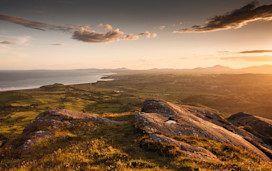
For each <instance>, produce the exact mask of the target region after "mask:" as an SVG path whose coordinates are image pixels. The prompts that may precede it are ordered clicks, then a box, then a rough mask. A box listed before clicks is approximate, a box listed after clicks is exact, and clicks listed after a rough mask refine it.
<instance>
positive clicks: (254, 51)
mask: <svg viewBox="0 0 272 171" xmlns="http://www.w3.org/2000/svg"><path fill="white" fill-rule="evenodd" d="M267 52H272V50H249V51H242V52H239V53H267Z"/></svg>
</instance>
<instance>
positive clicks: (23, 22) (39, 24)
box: [0, 14, 74, 32]
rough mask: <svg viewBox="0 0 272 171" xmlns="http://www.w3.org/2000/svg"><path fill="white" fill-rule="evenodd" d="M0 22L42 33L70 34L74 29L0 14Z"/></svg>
mask: <svg viewBox="0 0 272 171" xmlns="http://www.w3.org/2000/svg"><path fill="white" fill-rule="evenodd" d="M0 20H3V21H7V22H11V23H14V24H18V25H21V26H24V27H28V28H32V29H37V30H42V31H45V30H57V31H64V32H70V31H71V30H72V29H73V28H74V27H73V26H59V25H51V24H46V23H42V22H37V21H31V20H28V19H25V18H20V17H14V16H9V15H5V14H0Z"/></svg>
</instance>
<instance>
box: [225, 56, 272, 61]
mask: <svg viewBox="0 0 272 171" xmlns="http://www.w3.org/2000/svg"><path fill="white" fill-rule="evenodd" d="M220 59H221V60H232V61H240V60H242V61H255V62H257V61H259V62H265V61H266V62H268V61H272V56H238V57H224V58H220Z"/></svg>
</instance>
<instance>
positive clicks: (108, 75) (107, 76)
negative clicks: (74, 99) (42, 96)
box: [0, 73, 116, 92]
mask: <svg viewBox="0 0 272 171" xmlns="http://www.w3.org/2000/svg"><path fill="white" fill-rule="evenodd" d="M114 74H116V73H105V75H103V76H101V77H100V78H99V79H97V80H96V81H94V82H80V83H71V84H69V83H68V84H65V83H64V84H63V83H58V82H56V83H53V84H47V85H37V86H30V87H14V89H13V87H11V88H0V92H10V91H35V90H40V89H41V87H43V86H48V85H54V84H63V85H79V84H94V83H97V82H99V81H112V80H114V78H113V77H112V76H113V75H114Z"/></svg>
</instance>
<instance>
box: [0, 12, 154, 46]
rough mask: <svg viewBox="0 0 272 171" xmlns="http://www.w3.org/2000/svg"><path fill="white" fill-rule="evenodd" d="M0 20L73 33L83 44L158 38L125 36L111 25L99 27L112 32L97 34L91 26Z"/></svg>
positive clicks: (15, 19)
mask: <svg viewBox="0 0 272 171" xmlns="http://www.w3.org/2000/svg"><path fill="white" fill-rule="evenodd" d="M0 20H3V21H7V22H12V23H15V24H18V25H21V26H24V27H28V28H32V29H37V30H42V31H46V30H56V31H64V32H69V33H73V36H72V38H73V39H76V40H80V41H83V42H92V43H107V42H115V41H119V40H137V39H139V38H140V37H141V36H145V37H146V38H155V37H156V36H157V34H156V33H150V32H148V31H146V32H143V33H139V34H137V35H133V34H127V35H124V32H121V31H120V30H119V29H118V28H117V29H115V30H113V28H112V26H111V25H109V24H105V25H103V24H100V25H99V27H102V28H103V29H105V30H110V31H108V32H106V33H96V31H95V30H90V28H91V26H90V25H77V26H60V25H52V24H47V23H42V22H36V21H31V20H28V19H24V18H20V17H14V16H9V15H3V14H0Z"/></svg>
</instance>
